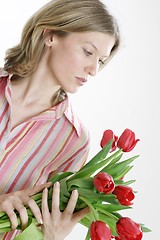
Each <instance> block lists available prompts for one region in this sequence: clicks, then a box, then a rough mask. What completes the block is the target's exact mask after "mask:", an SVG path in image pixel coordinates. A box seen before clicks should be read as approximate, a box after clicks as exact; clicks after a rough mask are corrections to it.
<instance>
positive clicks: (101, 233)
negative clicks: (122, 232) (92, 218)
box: [90, 221, 112, 240]
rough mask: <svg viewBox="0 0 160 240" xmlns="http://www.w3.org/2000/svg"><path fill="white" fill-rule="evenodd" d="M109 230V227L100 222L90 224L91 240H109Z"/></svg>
mask: <svg viewBox="0 0 160 240" xmlns="http://www.w3.org/2000/svg"><path fill="white" fill-rule="evenodd" d="M111 235H112V234H111V229H110V228H109V226H108V225H107V224H106V223H104V222H101V221H96V222H92V224H91V227H90V236H91V240H110V239H111Z"/></svg>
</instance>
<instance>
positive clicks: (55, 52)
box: [46, 32, 115, 93]
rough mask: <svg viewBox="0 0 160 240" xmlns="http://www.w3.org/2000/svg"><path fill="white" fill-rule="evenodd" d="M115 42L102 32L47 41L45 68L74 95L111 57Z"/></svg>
mask: <svg viewBox="0 0 160 240" xmlns="http://www.w3.org/2000/svg"><path fill="white" fill-rule="evenodd" d="M114 44H115V39H114V37H113V36H111V35H109V34H104V33H99V32H85V33H70V34H68V35H67V36H66V37H58V36H55V35H54V36H52V37H51V38H50V39H49V40H48V42H47V40H46V51H47V55H46V56H47V58H46V64H47V65H46V66H47V72H48V74H49V76H52V79H53V81H54V84H56V85H59V86H61V87H62V88H63V89H64V90H65V91H66V92H69V93H75V92H76V91H77V90H78V89H79V87H81V86H83V85H84V84H85V82H87V79H88V77H89V76H95V75H96V73H97V71H98V69H99V67H100V66H101V64H103V62H104V61H105V60H106V59H107V58H108V57H109V55H110V52H111V50H112V47H113V46H114Z"/></svg>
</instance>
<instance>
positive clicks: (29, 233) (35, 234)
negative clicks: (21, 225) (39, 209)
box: [14, 223, 43, 240]
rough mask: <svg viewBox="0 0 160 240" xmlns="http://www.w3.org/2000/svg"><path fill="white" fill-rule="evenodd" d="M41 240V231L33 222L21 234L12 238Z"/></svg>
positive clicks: (16, 239)
mask: <svg viewBox="0 0 160 240" xmlns="http://www.w3.org/2000/svg"><path fill="white" fill-rule="evenodd" d="M28 239H35V240H43V234H42V232H41V231H40V230H39V229H38V228H37V227H36V224H35V223H31V224H30V225H29V226H28V227H27V228H26V229H25V230H24V231H23V232H22V233H21V234H19V235H18V236H17V237H15V238H14V240H28Z"/></svg>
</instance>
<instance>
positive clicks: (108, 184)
mask: <svg viewBox="0 0 160 240" xmlns="http://www.w3.org/2000/svg"><path fill="white" fill-rule="evenodd" d="M93 183H94V186H95V188H96V189H97V190H98V191H99V192H103V193H105V194H109V193H111V192H113V190H114V188H115V185H114V181H113V178H112V176H111V175H109V174H107V173H105V172H100V173H98V174H97V175H95V177H94V179H93Z"/></svg>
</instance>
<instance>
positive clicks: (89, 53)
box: [83, 49, 93, 56]
mask: <svg viewBox="0 0 160 240" xmlns="http://www.w3.org/2000/svg"><path fill="white" fill-rule="evenodd" d="M83 50H84V53H85V54H86V56H92V55H93V53H92V52H89V51H87V50H86V49H83Z"/></svg>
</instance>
